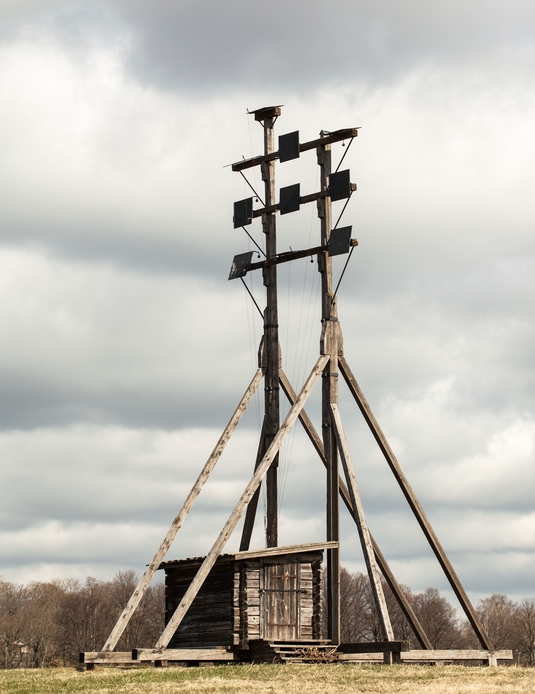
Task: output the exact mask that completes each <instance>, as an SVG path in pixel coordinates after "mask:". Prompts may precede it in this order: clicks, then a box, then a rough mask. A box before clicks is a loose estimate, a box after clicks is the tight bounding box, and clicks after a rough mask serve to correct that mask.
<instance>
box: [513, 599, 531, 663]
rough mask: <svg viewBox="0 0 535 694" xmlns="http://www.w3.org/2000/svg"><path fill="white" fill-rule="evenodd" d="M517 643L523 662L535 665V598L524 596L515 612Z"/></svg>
mask: <svg viewBox="0 0 535 694" xmlns="http://www.w3.org/2000/svg"><path fill="white" fill-rule="evenodd" d="M515 645H516V648H517V650H518V652H519V653H520V656H521V662H522V663H524V664H525V665H529V666H530V667H533V666H534V665H535V598H524V599H523V600H521V601H520V603H519V604H518V606H517V608H516V612H515Z"/></svg>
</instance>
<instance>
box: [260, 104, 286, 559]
mask: <svg viewBox="0 0 535 694" xmlns="http://www.w3.org/2000/svg"><path fill="white" fill-rule="evenodd" d="M280 113H281V110H280V107H278V106H275V107H273V108H266V109H261V110H260V111H257V112H256V113H255V119H256V120H257V121H260V122H261V123H262V124H263V127H264V156H265V157H266V161H264V162H263V163H262V179H263V181H264V195H265V205H266V212H265V213H264V214H263V215H262V226H263V231H264V235H265V241H266V259H267V260H273V259H274V258H275V257H276V256H277V230H276V210H274V209H273V210H271V211H268V210H269V208H271V207H272V206H274V205H275V160H274V159H268V158H267V157H268V156H269V155H270V154H271V153H272V152H274V151H275V134H274V124H275V120H276V119H277V117H278V116H279V115H280ZM263 279H264V285H265V287H266V301H267V305H266V309H265V311H264V340H263V342H264V350H265V368H266V372H265V377H264V403H265V417H266V420H265V427H264V442H263V446H264V449H265V450H267V449H268V448H269V445H270V444H271V442H272V440H273V439H274V437H275V436H276V434H277V432H278V430H279V426H280V413H279V369H280V362H279V311H278V303H277V265H276V264H273V265H267V266H266V267H265V268H263ZM278 464H279V455H278V454H277V455H276V456H275V458H274V460H273V463H272V464H271V467H270V468H269V470H268V472H267V478H266V496H267V500H266V507H267V508H266V545H267V547H276V546H277V542H278V514H277V468H278Z"/></svg>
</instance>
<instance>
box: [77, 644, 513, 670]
mask: <svg viewBox="0 0 535 694" xmlns="http://www.w3.org/2000/svg"><path fill="white" fill-rule="evenodd" d="M512 660H513V652H512V651H511V650H499V651H490V650H469V649H464V650H462V649H461V650H453V649H451V650H409V646H408V642H407V641H380V642H375V643H345V644H340V646H338V647H337V646H333V645H332V644H331V643H330V641H327V640H320V639H311V640H309V641H268V640H264V639H256V640H252V641H250V642H249V649H247V650H238V649H236V648H231V647H228V646H227V647H226V646H217V647H213V648H137V649H134V650H133V651H124V652H107V651H101V652H89V653H88V652H86V653H80V663H81V664H84V665H86V666H87V669H92V668H94V667H95V665H142V664H145V665H147V664H150V663H153V664H154V665H156V666H158V665H161V664H162V663H168V662H171V663H188V664H197V665H199V664H201V663H219V664H223V663H232V662H251V663H326V664H327V663H347V664H351V663H355V664H358V663H370V664H371V663H375V664H381V663H382V664H385V665H393V664H396V663H405V664H415V665H449V664H454V663H457V664H469V665H474V664H479V665H488V666H495V665H498V664H510V663H511V662H512Z"/></svg>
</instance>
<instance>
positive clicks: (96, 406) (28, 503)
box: [0, 0, 535, 598]
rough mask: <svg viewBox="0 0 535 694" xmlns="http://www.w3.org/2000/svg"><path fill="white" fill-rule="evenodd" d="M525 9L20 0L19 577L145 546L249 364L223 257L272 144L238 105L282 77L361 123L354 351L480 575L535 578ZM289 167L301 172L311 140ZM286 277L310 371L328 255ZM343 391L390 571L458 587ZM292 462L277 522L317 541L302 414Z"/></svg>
mask: <svg viewBox="0 0 535 694" xmlns="http://www.w3.org/2000/svg"><path fill="white" fill-rule="evenodd" d="M533 15H534V11H533V8H532V6H531V5H530V4H528V3H527V2H520V1H518V2H512V3H508V5H507V8H506V7H505V6H504V5H503V3H500V2H491V3H488V2H486V3H477V2H475V3H470V4H468V5H467V4H466V3H464V4H462V3H453V4H452V3H444V2H439V3H435V4H433V5H430V4H429V3H421V2H416V0H415V1H414V2H411V3H409V4H407V3H405V4H404V6H403V11H402V8H401V7H400V6H399V3H393V2H375V3H368V2H358V3H354V2H352V3H349V2H343V1H339V2H336V3H335V4H334V5H332V4H331V5H330V6H329V9H328V10H327V8H326V6H325V5H324V4H322V5H320V4H319V3H317V2H309V3H301V2H290V3H288V2H286V3H279V2H275V4H272V5H271V6H270V10H269V13H268V12H266V10H265V8H264V7H262V6H259V5H254V4H251V3H245V2H243V0H232V1H231V2H227V3H215V2H214V3H209V2H208V3H198V2H197V3H193V2H189V1H188V2H181V3H171V2H164V1H163V0H158V1H157V2H152V3H150V5H149V4H148V3H144V2H138V1H137V0H129V1H128V2H123V1H122V0H114V1H113V2H108V3H91V4H89V3H85V2H75V3H66V2H61V1H58V2H39V3H37V2H29V1H28V2H21V1H20V0H19V2H17V3H14V2H11V3H10V2H5V3H3V4H2V8H1V9H0V16H1V17H2V19H3V20H5V21H3V23H2V24H3V30H2V34H1V35H0V108H1V110H2V114H3V128H2V130H1V132H0V145H1V149H2V159H1V161H0V183H1V186H2V191H3V196H2V197H3V204H2V208H1V210H0V287H1V293H0V296H1V297H2V300H1V301H0V326H1V327H0V334H1V340H0V375H1V379H0V476H1V479H2V485H1V490H2V491H1V492H0V494H1V498H0V509H1V511H0V519H1V524H0V534H1V536H2V542H0V547H1V549H0V574H1V575H3V576H4V578H6V579H10V580H23V581H28V580H33V579H36V578H47V579H49V578H54V577H57V576H78V577H84V576H86V575H87V574H88V573H91V574H92V575H96V576H98V577H102V578H109V577H111V575H113V573H115V571H117V570H119V569H124V568H134V569H136V571H140V570H141V569H142V567H143V566H144V565H145V564H146V563H147V561H148V560H149V559H150V557H151V556H152V554H153V552H154V550H155V549H156V547H157V545H158V543H159V541H160V539H161V538H162V536H163V534H164V533H165V530H166V527H167V526H168V524H169V523H170V521H171V520H172V518H173V517H174V515H175V514H176V512H177V510H178V508H179V506H180V504H181V502H182V500H183V499H184V497H185V495H186V493H187V491H188V489H189V485H191V483H192V482H193V481H194V479H195V477H196V475H197V474H198V471H199V470H200V468H201V466H202V464H203V463H204V461H205V459H206V458H207V456H208V455H209V453H210V451H211V449H212V447H213V445H214V444H215V442H216V441H217V438H218V436H219V432H220V431H221V428H222V427H223V426H224V425H225V423H226V421H227V419H228V418H229V417H230V415H231V413H232V411H233V409H234V407H235V406H236V404H237V402H238V400H239V398H240V397H241V394H242V393H243V391H244V389H245V387H246V385H247V383H248V381H249V379H250V378H251V375H252V373H253V372H254V369H255V366H256V350H257V346H258V341H259V338H260V332H261V321H260V317H259V316H258V314H257V313H256V310H255V309H254V307H253V306H252V304H251V302H250V300H249V299H248V297H247V295H246V294H245V291H244V290H243V287H241V285H240V284H239V283H237V282H234V283H227V281H226V277H227V274H228V269H229V266H230V261H231V259H232V257H233V255H234V254H235V253H239V252H243V251H245V250H247V249H248V248H251V249H252V246H251V244H250V241H249V240H248V239H247V238H246V237H245V236H244V235H243V234H241V232H239V231H235V230H233V229H232V220H231V216H232V202H233V201H234V200H237V199H240V198H243V197H245V196H246V195H248V192H247V191H248V188H247V186H246V184H245V182H244V181H243V180H242V179H241V178H240V177H239V176H238V175H237V174H232V173H231V172H230V170H229V169H228V168H224V167H225V165H227V164H229V163H230V162H232V161H236V160H238V159H240V158H241V157H242V156H245V157H249V156H252V155H253V154H256V153H258V152H260V151H261V147H262V139H261V138H262V133H261V131H260V128H259V127H258V125H257V124H256V123H254V121H253V120H252V119H251V118H250V117H249V116H247V114H246V108H255V107H258V106H261V105H265V104H269V103H284V104H285V106H284V108H283V115H282V117H281V118H280V119H279V121H278V123H277V128H278V133H279V134H282V133H284V132H289V131H291V130H294V129H299V130H300V132H301V139H302V140H307V139H312V138H314V137H316V136H317V134H318V132H319V130H320V129H322V128H325V129H329V130H334V129H336V128H340V127H349V126H362V129H361V131H360V133H359V137H358V138H357V140H356V141H355V142H354V143H353V145H352V148H351V150H350V151H349V153H348V156H347V158H346V161H347V162H348V165H349V166H350V167H351V173H352V180H354V181H356V182H357V184H358V191H357V193H356V195H355V196H354V197H353V199H352V201H351V204H350V206H349V208H348V211H347V212H346V213H345V216H344V222H345V223H347V224H352V225H353V232H354V233H353V235H354V236H356V237H358V239H359V247H358V248H357V249H356V251H355V253H354V255H353V257H352V260H351V263H350V265H349V269H348V271H347V272H346V274H345V276H344V280H343V282H342V284H341V287H340V290H339V300H340V315H341V319H342V326H343V331H344V338H345V352H346V356H347V358H348V360H349V362H350V364H351V366H352V368H353V371H354V372H355V374H356V376H357V378H358V379H359V381H360V382H361V385H362V387H363V389H364V391H365V393H366V395H367V397H368V399H369V401H370V403H371V405H372V407H373V409H374V410H375V412H376V414H377V416H378V418H379V420H380V422H381V423H382V426H383V428H384V431H385V433H386V435H387V436H388V438H389V439H390V441H391V443H392V446H393V448H394V449H395V451H396V453H397V454H398V457H399V459H400V462H401V464H402V466H403V468H404V470H405V471H406V473H407V475H408V477H409V479H410V480H411V483H412V484H413V486H414V488H415V490H416V492H417V494H418V495H419V497H420V499H421V501H422V504H423V506H424V508H425V509H426V511H427V512H428V515H429V517H430V519H431V521H432V522H433V523H434V525H435V526H436V530H437V532H438V534H439V537H440V538H441V539H442V541H443V544H444V546H445V548H446V549H447V551H448V552H449V553H450V555H451V559H452V561H453V563H454V565H455V567H456V569H457V570H458V573H459V575H460V577H461V579H462V580H463V582H464V583H465V586H466V588H467V589H468V591H469V592H470V594H471V595H472V596H473V597H474V598H478V597H484V596H485V595H488V594H489V593H492V592H507V593H509V594H510V595H511V597H521V596H523V595H528V594H533V589H532V578H531V577H532V576H533V570H534V568H535V566H534V563H535V559H534V557H535V534H534V528H535V525H534V513H535V511H534V508H535V507H534V500H533V489H534V488H535V487H534V481H535V480H534V479H533V477H534V472H533V471H534V440H535V420H534V415H533V405H534V389H535V372H534V366H535V364H534V357H533V354H534V344H535V332H534V328H533V308H534V307H533V298H532V297H533V296H534V289H535V287H534V283H535V280H534V278H535V271H534V270H535V248H534V240H533V239H534V236H533V220H534V218H535V209H534V198H533V195H532V194H531V188H532V181H533V161H534V155H535V136H534V135H533V127H532V123H533V118H534V115H535V99H534V97H533V79H534V75H533V68H532V65H533V60H532V58H533V53H534V43H533V39H532V37H533V23H534V16H533ZM342 152H343V149H342V148H341V147H340V146H339V147H337V148H334V157H335V159H336V157H340V156H341V155H342ZM278 175H279V179H278V185H288V184H290V183H293V182H296V181H297V180H300V181H301V183H302V186H303V189H305V188H306V190H307V192H312V191H313V190H315V188H316V186H317V171H316V166H315V159H314V156H313V154H310V156H308V157H305V156H303V157H302V159H301V160H300V161H299V162H294V163H288V164H284V165H283V166H281V167H279V174H278ZM250 180H251V182H252V183H253V185H254V186H255V187H256V186H260V185H261V181H260V178H259V172H251V179H250ZM337 209H338V208H337ZM278 230H279V245H280V248H281V250H287V249H288V248H290V247H292V248H294V249H295V248H302V247H306V246H307V245H314V244H315V243H317V236H318V224H317V219H316V217H315V210H314V209H313V208H312V206H310V207H309V208H306V209H304V210H303V211H302V212H301V213H300V215H295V216H292V215H288V216H287V217H285V218H284V219H280V220H279V221H278ZM251 233H252V234H253V236H254V238H255V239H256V240H257V242H258V243H259V244H261V243H262V233H261V229H260V225H259V222H256V223H255V224H254V225H253V226H252V227H251ZM337 260H339V259H337ZM342 263H343V261H340V262H337V263H336V265H335V273H336V276H337V277H338V276H339V273H340V272H341V269H342ZM280 280H281V284H280V297H279V299H280V325H281V344H282V352H283V359H284V366H285V370H286V371H287V373H288V375H289V376H290V377H291V379H292V381H293V382H294V385H295V387H296V388H298V387H299V386H300V384H301V383H302V381H303V379H304V378H305V376H306V373H307V371H308V369H310V367H311V365H312V363H313V362H314V360H315V355H316V354H317V349H318V339H319V322H318V316H319V313H318V311H319V304H318V273H317V269H316V266H315V265H314V264H310V263H309V262H308V261H306V260H304V261H299V262H297V263H295V265H293V266H292V268H291V269H290V268H284V270H281V272H280ZM247 281H248V283H249V286H250V287H251V289H252V291H253V293H254V295H255V297H256V299H257V301H258V302H259V303H260V305H261V306H263V302H264V298H263V296H264V295H263V288H262V286H261V281H260V278H259V277H252V276H250V277H248V278H247ZM316 406H317V397H316V396H315V397H314V398H313V399H312V401H311V403H310V408H309V409H310V414H311V417H312V418H313V420H314V422H315V424H316V426H317V427H318V429H320V422H319V421H318V416H317V409H314V408H316ZM341 410H342V415H343V418H344V422H345V425H346V427H347V432H348V437H349V439H350V442H351V444H352V450H353V455H354V463H355V466H356V469H357V475H358V479H359V484H360V486H361V491H362V496H363V500H364V503H365V507H366V509H367V513H368V516H369V523H370V526H371V528H372V530H373V532H374V535H375V536H376V537H377V539H378V540H379V541H380V544H381V546H382V548H383V551H384V553H385V555H386V556H387V558H388V559H389V560H390V561H391V562H392V565H393V567H394V569H395V571H396V573H397V575H398V578H399V580H400V581H402V582H404V583H407V584H409V585H411V587H412V588H413V589H415V590H421V589H424V588H425V587H427V586H428V585H437V586H438V587H439V588H441V589H444V590H445V589H446V584H445V582H444V579H443V578H442V577H441V576H440V573H439V571H438V569H437V567H436V565H435V564H434V562H433V560H432V557H431V556H430V553H429V550H428V548H426V546H425V543H424V541H423V539H422V538H421V536H420V534H419V531H418V528H417V527H416V524H415V523H414V521H413V519H412V518H411V517H410V514H409V513H408V512H407V510H406V508H405V506H404V503H403V499H402V497H401V494H400V491H399V489H397V488H396V485H395V483H394V481H393V480H392V479H391V476H390V475H389V474H388V471H387V469H386V464H385V463H384V461H383V460H381V457H380V454H379V452H378V451H377V450H376V448H375V446H374V444H373V441H372V439H371V436H370V435H369V433H368V432H366V430H365V427H364V425H363V423H362V422H361V421H360V420H359V417H358V413H357V410H356V408H355V406H354V404H353V403H352V402H351V400H350V398H349V396H348V395H347V394H345V393H344V394H343V395H342V400H341ZM260 411H261V397H260V396H259V397H258V398H256V399H255V401H254V402H253V404H252V406H251V408H250V412H248V414H247V416H246V417H245V419H244V421H243V425H241V426H240V429H239V431H238V434H237V435H236V437H235V439H233V441H232V443H231V446H230V447H229V450H228V451H227V452H226V454H225V456H224V458H223V459H222V461H221V464H220V469H218V471H217V473H216V475H215V478H214V480H213V482H211V483H210V485H209V486H208V487H207V489H206V493H205V494H203V495H201V497H200V498H199V500H198V503H197V504H196V506H195V513H193V514H192V517H191V519H188V526H187V528H184V533H183V534H182V535H179V538H178V539H177V541H176V543H175V545H174V546H173V548H172V553H173V556H190V555H195V554H200V553H202V552H205V551H207V550H208V549H209V547H210V545H211V543H212V541H213V540H214V539H215V536H216V534H217V532H218V530H219V528H220V526H221V525H222V523H223V522H224V520H225V518H226V515H227V514H228V513H229V512H230V510H231V509H232V507H233V505H234V502H235V500H236V499H237V497H238V495H239V493H240V491H241V489H243V487H244V486H245V484H246V481H247V478H248V475H249V473H250V470H251V469H252V465H253V462H254V456H255V441H256V437H257V435H258V431H259V426H260V421H261V419H260ZM281 481H282V483H281V490H282V491H281V536H282V537H281V540H282V541H283V542H287V543H292V542H305V541H314V540H320V539H322V538H323V536H324V527H323V526H324V521H323V506H324V472H323V469H322V466H321V463H320V462H319V461H318V460H317V459H316V457H315V455H314V453H313V452H312V451H311V449H310V446H309V444H308V442H307V441H306V439H305V437H304V435H303V434H302V432H300V431H296V433H295V434H294V435H293V436H292V438H291V439H290V440H289V441H288V444H287V445H286V446H285V449H284V450H283V454H282V464H281ZM261 515H262V511H260V516H261ZM342 529H343V547H342V552H343V560H344V563H346V564H347V565H348V566H349V567H350V568H361V566H362V560H361V558H360V552H359V550H358V542H357V538H356V534H355V531H354V528H353V527H351V524H350V523H349V522H348V521H347V519H346V518H345V517H344V519H343V523H342ZM262 534H263V531H262V519H261V518H259V526H258V528H257V530H256V535H255V542H256V544H258V545H261V544H262ZM231 546H232V547H234V548H235V547H236V546H237V540H236V538H233V539H232V540H231Z"/></svg>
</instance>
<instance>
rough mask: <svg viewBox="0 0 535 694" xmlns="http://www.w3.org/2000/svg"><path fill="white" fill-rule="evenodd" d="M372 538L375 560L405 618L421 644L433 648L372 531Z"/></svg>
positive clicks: (425, 647)
mask: <svg viewBox="0 0 535 694" xmlns="http://www.w3.org/2000/svg"><path fill="white" fill-rule="evenodd" d="M370 539H371V541H372V544H373V551H374V554H375V560H376V561H377V565H378V566H379V568H380V569H381V573H382V574H383V576H384V579H385V581H386V582H387V583H388V586H389V587H390V590H391V591H392V593H393V594H394V597H395V598H396V600H397V602H398V605H399V606H400V609H401V611H402V612H403V614H404V615H405V618H406V619H407V621H408V623H409V624H410V627H411V629H412V630H413V632H414V635H415V636H416V639H417V641H418V643H419V644H420V646H421V647H422V648H424V649H431V648H433V646H432V645H431V641H430V640H429V638H428V636H427V634H426V633H425V630H424V628H423V626H422V625H421V624H420V620H419V619H418V617H417V616H416V612H415V611H414V610H413V608H412V605H411V604H410V602H409V601H408V600H407V596H406V595H405V593H404V592H403V590H402V589H401V587H400V585H399V583H398V582H397V580H396V577H395V576H394V574H393V573H392V570H391V568H390V566H389V565H388V562H387V561H386V559H385V558H384V556H383V553H382V552H381V549H380V548H379V545H378V544H377V542H376V541H375V539H374V537H373V535H372V534H371V533H370Z"/></svg>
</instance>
